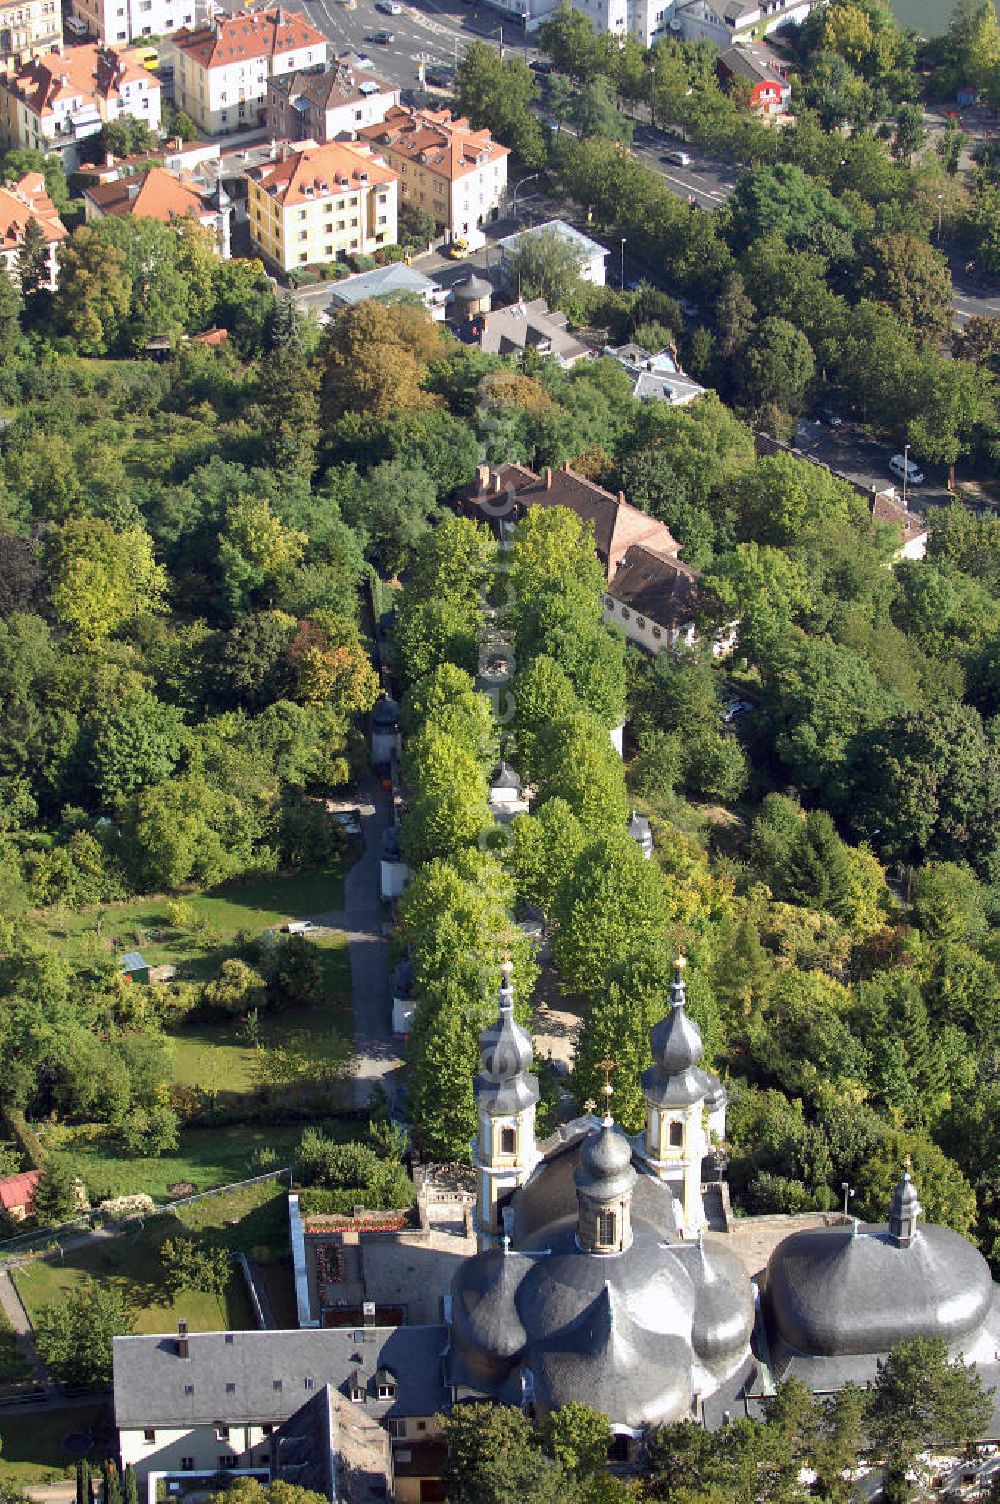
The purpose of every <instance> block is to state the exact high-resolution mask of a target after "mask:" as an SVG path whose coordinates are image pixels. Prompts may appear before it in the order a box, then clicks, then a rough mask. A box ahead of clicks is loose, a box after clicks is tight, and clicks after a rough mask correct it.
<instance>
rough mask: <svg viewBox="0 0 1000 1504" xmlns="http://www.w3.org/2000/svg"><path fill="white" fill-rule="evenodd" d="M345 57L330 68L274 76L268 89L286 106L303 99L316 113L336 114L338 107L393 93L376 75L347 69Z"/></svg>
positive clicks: (306, 69) (394, 86)
mask: <svg viewBox="0 0 1000 1504" xmlns="http://www.w3.org/2000/svg"><path fill="white" fill-rule="evenodd" d="M346 57H347V54H345V56H344V57H343V58H337V59H336V60H335V61H334V63H333V65H332V67H326V66H325V65H320V66H319V67H314V68H301V69H296V71H295V72H294V73H281V74H278V76H277V77H275V78H272V79H271V80H270V87H271V88H272V89H273V90H274V91H275V92H276V93H278V94H283V95H284V96H285V98H286V99H287V100H288V101H289V103H290V104H293V105H294V104H295V103H296V101H297V100H299V99H305V100H307V101H308V102H309V103H310V104H312V105H315V106H316V108H317V109H320V110H336V109H340V107H341V106H342V105H347V104H359V103H360V102H361V100H363V99H368V98H370V97H371V95H372V94H376V93H377V94H383V93H385V94H392V93H395V92H396V85H395V84H390V83H386V81H385V79H382V78H379V76H378V75H377V74H376V73H369V72H367V71H366V70H364V69H361V68H353V67H351V66H350V65H349V63H348V62H347V61H346ZM373 85H374V87H373Z"/></svg>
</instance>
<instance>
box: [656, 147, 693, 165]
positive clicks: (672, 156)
mask: <svg viewBox="0 0 1000 1504" xmlns="http://www.w3.org/2000/svg"><path fill="white" fill-rule="evenodd" d="M663 160H664V162H667V163H669V164H670V166H671V167H690V166H691V153H690V152H687V151H680V150H677V151H668V152H664V154H663Z"/></svg>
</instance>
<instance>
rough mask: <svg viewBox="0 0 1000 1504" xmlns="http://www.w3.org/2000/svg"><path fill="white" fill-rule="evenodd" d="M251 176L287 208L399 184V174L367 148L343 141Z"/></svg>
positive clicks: (291, 155) (310, 149) (308, 150)
mask: <svg viewBox="0 0 1000 1504" xmlns="http://www.w3.org/2000/svg"><path fill="white" fill-rule="evenodd" d="M248 176H249V177H250V178H252V179H253V181H254V182H256V183H259V184H260V185H261V187H262V188H265V189H266V190H267V191H268V192H269V193H273V195H274V197H275V198H276V200H277V202H278V203H279V204H281V205H282V206H283V207H284V208H288V207H290V206H292V205H294V204H308V203H315V202H316V201H317V200H318V199H323V198H330V197H333V196H335V195H336V194H338V193H349V192H351V191H355V192H356V191H357V189H358V188H361V187H370V186H372V185H373V184H378V183H396V182H398V181H399V179H398V177H397V174H396V173H394V172H393V171H392V169H391V168H389V167H386V165H385V163H384V162H383V161H382V160H381V159H380V158H379V157H374V156H372V155H371V153H370V152H369V151H368V150H367V148H362V147H360V146H347V145H345V144H344V143H342V142H340V141H331V142H329V143H328V144H327V145H326V146H308V147H306V148H305V149H304V150H302V151H292V152H290V153H289V154H288V156H287V157H286V158H285V160H284V161H283V162H265V163H264V164H263V165H262V166H260V167H253V168H251V170H250V172H249V174H248Z"/></svg>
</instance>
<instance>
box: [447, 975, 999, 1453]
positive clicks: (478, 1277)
mask: <svg viewBox="0 0 1000 1504" xmlns="http://www.w3.org/2000/svg"><path fill="white" fill-rule="evenodd" d="M682 966H683V963H679V965H678V968H677V973H676V977H675V980H674V984H673V987H672V989H671V1006H670V1011H669V1013H668V1014H667V1016H666V1018H664V1019H662V1020H661V1021H660V1022H659V1023H657V1024H656V1026H655V1027H654V1028H653V1030H652V1031H651V1035H650V1044H651V1048H652V1056H653V1064H652V1066H651V1067H650V1069H649V1070H647V1071H645V1072H644V1073H643V1075H642V1089H643V1095H644V1097H645V1100H646V1121H645V1128H644V1130H643V1132H642V1133H641V1134H639V1135H637V1136H636V1137H634V1138H630V1137H628V1136H627V1135H626V1134H625V1133H624V1132H623V1131H622V1130H621V1129H620V1128H619V1127H618V1126H617V1125H616V1124H615V1122H614V1120H613V1117H612V1114H611V1097H612V1091H611V1088H610V1086H609V1085H608V1086H606V1087H605V1092H606V1099H605V1108H604V1115H603V1117H601V1118H598V1117H596V1116H594V1115H591V1114H589V1113H588V1115H586V1116H584V1117H582V1118H578V1119H576V1120H575V1121H573V1122H571V1123H569V1124H566V1125H563V1126H562V1127H561V1128H560V1129H559V1130H558V1132H557V1133H556V1134H555V1135H554V1136H553V1137H552V1138H551V1139H549V1140H547V1141H546V1142H545V1143H543V1144H538V1143H537V1142H536V1138H535V1109H536V1106H537V1102H538V1081H537V1079H536V1078H535V1077H534V1076H533V1075H532V1073H531V1063H532V1045H531V1039H530V1036H529V1035H528V1034H527V1032H526V1031H525V1030H524V1029H523V1028H521V1026H520V1025H519V1024H518V1023H517V1022H516V1020H515V1018H514V999H513V993H512V990H511V984H510V969H509V968H505V975H504V982H503V987H502V990H501V995H500V1010H499V1017H498V1019H497V1022H496V1023H495V1024H494V1025H492V1026H491V1027H490V1028H488V1029H486V1030H485V1031H484V1032H483V1034H482V1035H481V1038H480V1054H481V1068H480V1073H479V1075H478V1076H477V1078H476V1082H475V1097H476V1106H477V1111H478V1118H479V1130H478V1135H477V1138H476V1140H475V1142H474V1144H473V1160H474V1164H475V1170H476V1176H477V1183H478V1199H477V1210H476V1228H477V1242H478V1249H479V1251H478V1252H477V1253H476V1254H475V1255H474V1256H473V1257H471V1258H469V1259H466V1260H465V1261H464V1262H463V1263H462V1264H461V1265H460V1266H459V1268H458V1271H457V1273H456V1274H455V1277H454V1279H453V1281H452V1286H451V1296H450V1300H449V1302H448V1305H449V1309H448V1312H447V1316H448V1329H449V1340H448V1347H447V1352H446V1354H445V1358H444V1364H445V1379H446V1383H447V1385H448V1387H449V1389H450V1391H451V1396H452V1398H453V1400H455V1401H460V1400H466V1399H494V1400H498V1401H501V1402H504V1403H507V1404H512V1405H523V1406H525V1407H528V1408H529V1409H531V1410H532V1412H533V1413H537V1414H544V1413H545V1412H547V1411H549V1410H553V1409H555V1408H557V1407H558V1406H560V1405H564V1404H566V1403H567V1402H568V1401H570V1400H578V1401H581V1402H582V1403H585V1404H587V1405H590V1406H592V1407H593V1408H595V1409H598V1410H601V1411H603V1412H604V1414H605V1415H607V1417H608V1419H609V1421H610V1422H611V1425H612V1429H613V1430H614V1432H615V1433H616V1435H617V1436H618V1438H619V1439H620V1440H622V1441H623V1442H626V1443H627V1441H628V1439H629V1438H635V1439H639V1438H640V1437H641V1436H642V1434H643V1432H644V1431H645V1430H646V1428H648V1427H650V1426H655V1425H663V1424H668V1423H670V1422H672V1421H676V1420H682V1419H687V1418H690V1419H693V1420H698V1421H702V1422H704V1423H706V1424H709V1425H714V1424H719V1423H721V1422H722V1421H723V1420H724V1419H725V1418H727V1416H729V1415H733V1416H734V1417H735V1416H736V1415H738V1414H741V1413H744V1405H745V1404H746V1403H747V1402H748V1401H750V1400H752V1399H753V1398H756V1397H760V1396H762V1395H766V1394H768V1393H773V1389H774V1384H775V1383H776V1382H778V1381H780V1380H781V1379H783V1378H786V1377H788V1376H789V1375H792V1374H794V1375H795V1376H796V1377H798V1378H800V1379H802V1380H803V1381H804V1382H805V1383H807V1384H808V1385H809V1386H810V1387H811V1388H812V1389H813V1390H814V1391H817V1392H831V1391H834V1390H837V1389H839V1388H841V1387H843V1385H844V1384H845V1383H847V1382H849V1381H853V1382H856V1383H861V1384H864V1383H866V1382H867V1381H868V1380H869V1379H871V1378H874V1375H875V1370H876V1363H877V1361H878V1359H879V1358H880V1357H884V1355H885V1354H886V1353H887V1352H888V1351H889V1349H890V1348H891V1347H893V1346H894V1345H895V1344H896V1343H897V1342H899V1341H901V1340H904V1339H906V1338H909V1337H913V1336H926V1337H941V1338H943V1339H944V1341H945V1342H946V1343H947V1345H948V1348H949V1351H950V1352H951V1353H952V1354H953V1356H955V1357H956V1358H957V1357H958V1356H959V1355H962V1356H963V1357H964V1358H965V1360H966V1361H975V1362H976V1363H977V1365H978V1366H979V1367H980V1369H981V1371H982V1373H983V1378H984V1381H985V1382H986V1383H996V1382H997V1380H998V1379H1000V1300H998V1296H1000V1287H998V1286H997V1285H995V1284H994V1283H993V1280H992V1277H991V1275H990V1271H989V1267H988V1265H987V1264H986V1261H985V1259H983V1257H982V1255H981V1254H980V1253H979V1252H978V1251H977V1250H976V1249H975V1248H974V1247H973V1246H972V1245H971V1244H970V1243H968V1242H967V1241H966V1240H965V1239H964V1238H961V1237H960V1236H959V1235H958V1234H957V1233H953V1232H951V1231H949V1230H948V1229H946V1228H942V1227H934V1226H930V1225H927V1224H924V1223H923V1222H922V1221H921V1220H920V1214H921V1208H920V1205H919V1200H918V1195H917V1190H916V1187H915V1186H914V1184H913V1182H912V1180H911V1178H910V1176H909V1174H908V1173H905V1174H904V1175H903V1178H902V1179H901V1181H900V1182H899V1185H898V1186H897V1187H896V1190H895V1192H894V1194H893V1198H892V1204H891V1206H890V1208H889V1218H888V1222H887V1223H886V1224H860V1223H858V1222H857V1221H854V1222H848V1221H847V1220H846V1219H845V1220H844V1222H843V1224H842V1225H838V1226H826V1227H820V1228H816V1229H810V1230H808V1231H802V1232H795V1233H792V1234H791V1235H790V1236H788V1237H786V1238H785V1239H784V1240H783V1241H782V1242H780V1243H779V1244H778V1245H777V1247H776V1248H775V1249H774V1252H773V1253H772V1255H771V1257H770V1260H769V1262H768V1264H767V1268H766V1270H764V1271H763V1272H762V1273H761V1275H759V1276H758V1278H757V1279H756V1280H751V1279H750V1277H749V1276H748V1274H747V1271H746V1268H745V1266H744V1263H743V1261H742V1260H741V1259H740V1258H739V1257H738V1256H737V1254H736V1253H735V1252H734V1251H733V1250H732V1249H731V1248H730V1247H727V1242H726V1236H725V1234H722V1235H718V1234H716V1233H713V1232H709V1231H707V1229H706V1218H705V1212H704V1201H703V1188H702V1165H703V1161H704V1160H705V1157H706V1155H707V1154H708V1152H709V1147H710V1142H711V1138H712V1137H713V1136H715V1137H718V1138H720V1139H721V1138H722V1137H723V1136H724V1132H725V1109H726V1093H725V1089H724V1087H723V1086H722V1083H721V1082H720V1081H719V1079H718V1078H717V1077H715V1076H713V1075H711V1074H710V1073H708V1072H707V1071H705V1070H704V1069H702V1067H701V1063H700V1062H701V1057H702V1040H701V1035H700V1032H699V1030H698V1028H697V1026H696V1025H695V1023H694V1022H693V1020H692V1019H691V1018H690V1017H689V1016H688V1014H687V1009H686V998H685V989H684V977H683V969H682ZM996 1419H997V1420H998V1421H1000V1416H998V1417H996Z"/></svg>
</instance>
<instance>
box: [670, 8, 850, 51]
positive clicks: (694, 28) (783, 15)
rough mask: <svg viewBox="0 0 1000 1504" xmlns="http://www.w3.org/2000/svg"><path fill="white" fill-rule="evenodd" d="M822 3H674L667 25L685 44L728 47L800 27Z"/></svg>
mask: <svg viewBox="0 0 1000 1504" xmlns="http://www.w3.org/2000/svg"><path fill="white" fill-rule="evenodd" d="M820 4H825V0H675V3H674V4H673V6H672V7H669V9H670V10H671V12H672V13H671V14H670V15H669V16H668V18H667V24H668V26H669V28H670V30H671V31H674V32H679V33H680V34H681V35H682V36H683V38H684V40H685V41H686V42H701V41H708V42H714V43H715V44H716V46H718V47H729V46H731V45H732V43H733V42H735V41H737V40H739V39H741V38H749V37H764V36H767V35H768V33H769V32H772V31H777V30H778V28H779V27H781V26H801V24H802V22H803V21H804V20H805V19H806V17H807V16H808V15H809V12H810V11H811V10H812V9H813V7H814V6H815V5H820Z"/></svg>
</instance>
